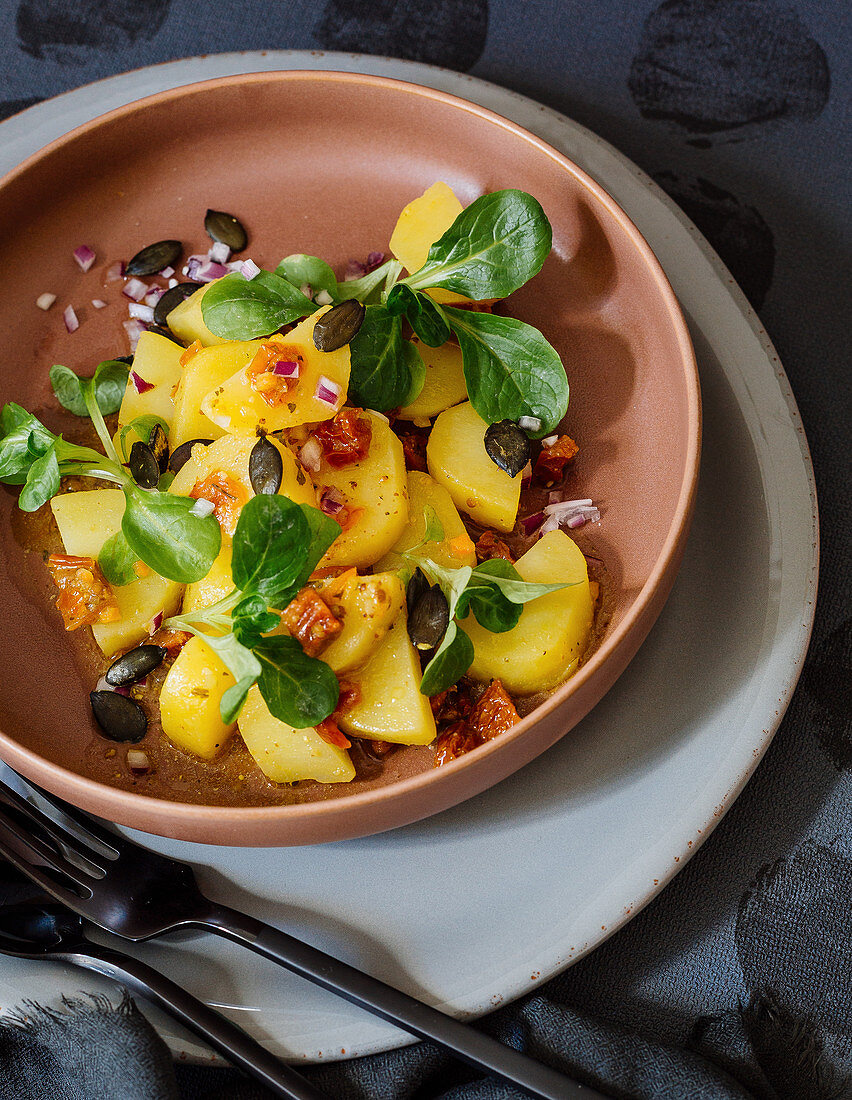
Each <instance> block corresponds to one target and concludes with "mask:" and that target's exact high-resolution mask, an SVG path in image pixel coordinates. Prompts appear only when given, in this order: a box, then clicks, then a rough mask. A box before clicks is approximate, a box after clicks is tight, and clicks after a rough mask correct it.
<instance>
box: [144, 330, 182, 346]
mask: <svg viewBox="0 0 852 1100" xmlns="http://www.w3.org/2000/svg"><path fill="white" fill-rule="evenodd" d="M148 331H149V332H156V334H157V335H158V336H165V338H166V339H167V340H171V342H172V343H173V344H177V346H178V347H179V348H185V347H186V344H185V343H184V342H183V340H179V339H178V337H177V336H175V334H174V333H173V332H172V330H171V329H170V328H166V326H165V325H148Z"/></svg>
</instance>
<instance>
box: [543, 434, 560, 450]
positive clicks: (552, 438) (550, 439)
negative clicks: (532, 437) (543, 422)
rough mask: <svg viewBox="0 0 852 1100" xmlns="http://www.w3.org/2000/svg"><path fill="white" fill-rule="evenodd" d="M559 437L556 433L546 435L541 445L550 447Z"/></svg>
mask: <svg viewBox="0 0 852 1100" xmlns="http://www.w3.org/2000/svg"><path fill="white" fill-rule="evenodd" d="M557 439H559V436H558V435H548V436H546V437H545V438H544V439H542V441H541V445H542V447H552V446H553V444H554V443H555V442H556V441H557Z"/></svg>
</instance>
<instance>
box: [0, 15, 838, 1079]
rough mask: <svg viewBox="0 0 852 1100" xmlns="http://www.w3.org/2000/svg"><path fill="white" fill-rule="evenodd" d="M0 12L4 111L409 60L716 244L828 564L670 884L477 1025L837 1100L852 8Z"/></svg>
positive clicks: (401, 1058)
mask: <svg viewBox="0 0 852 1100" xmlns="http://www.w3.org/2000/svg"><path fill="white" fill-rule="evenodd" d="M4 13H5V14H6V15H7V17H8V20H7V24H6V26H7V29H6V32H5V34H4V36H3V39H2V42H0V72H2V74H3V75H2V83H0V89H2V95H0V100H2V102H0V117H6V116H8V115H9V114H12V113H14V112H15V111H18V110H20V109H22V108H24V107H26V106H28V105H30V104H32V103H35V102H37V101H38V100H40V99H42V98H44V97H46V96H51V95H54V94H57V93H59V92H63V91H67V90H69V89H71V88H74V87H77V86H79V85H81V84H84V83H87V82H90V81H92V80H96V79H98V78H101V77H104V76H108V75H112V74H114V73H119V72H122V71H125V70H128V69H133V68H138V67H140V66H144V65H148V64H152V63H155V62H160V61H164V60H170V59H173V58H179V57H184V56H191V55H196V54H200V53H214V52H221V51H232V50H250V49H275V48H322V49H327V50H343V51H350V50H351V51H361V52H365V53H373V54H385V55H390V56H394V57H402V58H410V59H414V60H419V61H426V62H431V63H435V64H438V65H444V66H447V67H449V68H452V69H456V70H459V71H466V72H470V73H472V74H474V75H476V76H481V77H484V78H486V79H488V80H491V81H494V82H496V83H498V84H502V85H505V86H507V87H510V88H513V89H515V90H517V91H520V92H523V93H526V94H527V95H530V96H532V97H534V98H536V99H538V100H540V101H541V102H543V103H546V104H548V105H549V106H551V107H554V108H556V109H557V110H560V111H562V112H564V113H566V114H568V115H570V116H571V117H573V118H575V119H577V120H578V121H579V122H581V123H584V124H585V125H586V126H589V127H590V128H591V129H593V130H595V131H596V132H598V133H599V134H601V135H602V136H603V137H605V138H606V139H608V140H609V141H611V142H612V143H613V144H615V145H616V146H617V147H619V148H620V149H621V150H622V151H623V152H625V153H626V154H627V155H628V156H630V157H631V158H632V159H634V160H635V161H636V162H637V163H638V164H639V165H641V166H642V167H643V168H644V169H645V170H646V171H647V172H649V173H650V174H651V175H652V176H653V177H654V178H655V179H656V180H657V181H658V182H659V183H660V184H661V185H662V186H663V187H664V188H665V190H667V191H668V192H669V194H670V195H672V196H673V198H674V199H675V200H676V201H677V202H678V203H680V205H681V206H682V207H683V209H684V210H685V211H686V213H687V214H688V215H689V216H690V217H691V218H692V219H693V220H694V221H695V223H696V224H697V225H698V227H699V228H700V229H701V230H702V231H703V232H704V234H705V235H706V236H707V238H708V239H709V240H710V242H711V244H713V245H714V246H715V248H716V249H717V250H718V252H719V254H720V255H721V256H722V258H723V259H724V260H725V262H726V263H727V265H728V266H729V268H730V270H731V272H732V273H733V275H734V276H735V278H736V279H737V280H738V281H739V283H740V285H741V286H742V288H743V290H744V291H745V293H746V295H747V296H748V297H749V299H750V301H751V302H752V304H753V305H754V307H755V309H756V310H758V311H759V313H760V317H761V319H762V320H763V322H764V323H765V325H766V328H767V329H768V331H769V333H770V335H771V336H772V338H773V340H774V341H775V343H776V346H777V347H778V349H779V351H780V354H781V358H782V361H783V363H784V364H785V367H786V370H787V373H788V375H789V377H790V381H791V383H792V387H793V391H794V393H795V396H796V399H797V401H798V403H799V407H800V410H801V412H802V416H803V419H804V423H805V427H806V430H807V434H808V439H809V441H810V445H811V450H812V454H813V459H814V465H815V469H816V478H817V484H818V491H819V497H820V505H821V515H822V538H823V558H822V561H823V565H822V572H821V594H820V600H819V604H818V608H817V617H816V625H815V631H814V636H813V642H812V646H811V650H810V655H809V658H808V661H807V664H806V666H805V671H804V674H803V676H802V679H801V682H800V685H799V688H798V690H797V692H796V694H795V697H794V699H793V702H792V705H791V706H790V709H789V711H788V713H787V716H786V718H785V719H784V722H783V724H782V726H781V729H780V731H779V733H778V735H777V736H776V738H775V741H774V743H773V745H772V747H771V749H770V751H769V753H768V755H767V756H766V758H765V760H764V762H763V763H762V764H761V765H760V767H759V769H758V771H757V773H756V775H755V776H754V778H753V779H752V781H751V782H750V784H749V785H748V787H747V789H746V790H745V792H744V794H743V795H742V796H741V797H740V799H739V800H738V801H737V803H736V805H735V806H734V807H733V809H732V810H731V811H730V813H729V814H728V815H727V817H726V818H725V820H724V821H723V822H722V824H721V825H720V827H719V828H718V829H717V830H716V832H715V834H714V835H713V836H712V837H711V838H710V840H709V841H708V842H707V844H706V845H705V846H704V847H703V848H702V850H701V851H700V852H699V853H698V854H697V855H696V856H695V858H694V859H693V860H692V861H691V862H690V863H689V865H688V866H687V867H686V868H685V870H684V871H683V872H682V873H681V874H680V875H679V876H678V878H677V879H676V880H675V881H674V882H673V884H672V885H670V886H669V887H668V889H666V891H665V892H664V893H663V894H662V895H661V896H660V897H659V898H658V899H657V900H656V901H655V902H654V903H653V904H651V905H650V906H649V907H648V908H647V909H646V910H645V911H644V912H643V913H641V914H640V915H639V916H638V917H637V918H636V919H635V920H634V921H632V923H631V924H629V925H628V926H627V927H626V928H625V929H624V930H623V931H621V932H620V933H618V934H617V935H616V936H614V937H613V938H612V939H610V940H609V941H608V942H607V943H605V944H604V945H603V946H602V947H601V948H599V949H598V950H597V951H595V952H594V953H593V954H592V955H591V956H590V957H588V958H586V959H584V960H583V961H581V962H580V963H578V964H577V965H576V966H574V967H572V968H571V969H570V970H568V971H567V972H565V973H564V974H562V975H561V976H560V977H558V978H556V979H554V980H553V981H552V982H550V983H549V984H548V985H547V986H545V987H544V988H543V989H540V990H538V991H537V993H536V995H535V996H534V997H530V998H526V999H525V1000H523V1001H521V1002H520V1003H518V1004H516V1005H512V1006H509V1007H508V1008H506V1009H505V1010H503V1011H502V1012H501V1013H498V1014H496V1015H495V1016H494V1017H491V1018H489V1020H488V1021H487V1022H486V1023H485V1025H484V1026H486V1027H488V1028H489V1029H491V1030H494V1031H495V1032H496V1033H497V1034H499V1035H500V1036H501V1037H502V1038H504V1039H506V1040H507V1041H512V1042H514V1043H515V1044H517V1045H522V1046H524V1047H525V1048H526V1049H528V1050H529V1051H530V1052H531V1053H532V1054H534V1055H536V1056H539V1057H542V1058H549V1059H550V1060H552V1061H553V1062H554V1063H555V1064H558V1065H561V1066H563V1067H565V1068H568V1067H573V1070H574V1072H576V1073H577V1074H578V1075H579V1076H581V1077H582V1078H583V1079H586V1080H590V1081H594V1082H596V1083H598V1084H600V1085H602V1086H603V1087H604V1089H605V1091H609V1092H610V1093H611V1094H612V1095H613V1096H618V1097H642V1098H652V1097H653V1098H659V1097H680V1096H684V1097H690V1098H691V1097H708V1098H709V1097H739V1096H743V1097H745V1096H755V1097H761V1098H774V1100H829V1098H830V1097H835V1096H847V1095H852V1008H851V1007H850V990H852V937H850V932H849V929H850V914H852V824H850V808H852V801H850V789H852V779H851V778H850V768H852V723H850V713H852V708H850V682H851V681H850V671H851V670H850V649H852V618H850V600H849V594H850V576H849V570H848V564H849V561H848V558H849V529H850V501H852V492H850V463H849V458H848V454H849V439H848V434H847V431H846V429H847V426H848V422H849V415H850V409H852V402H850V368H849V364H848V357H847V355H844V351H845V350H847V349H848V346H849V341H848V328H849V324H850V321H852V316H850V310H849V307H848V300H849V291H850V279H849V275H850V265H849V253H850V250H849V218H848V210H849V205H850V197H851V196H850V191H852V187H850V176H849V171H848V169H849V164H850V160H852V156H851V155H850V154H852V148H850V126H849V103H850V91H852V80H850V76H852V60H850V58H852V20H851V19H850V9H849V6H848V4H847V3H844V2H842V0H838V2H836V3H831V2H830V0H823V2H821V3H820V2H816V0H797V2H796V3H795V4H788V3H786V2H784V0H664V2H663V3H660V4H656V3H654V2H652V0H624V2H621V3H618V2H615V0H598V2H597V3H592V4H588V3H587V4H580V3H577V2H576V0H562V2H560V0H490V2H489V0H431V3H426V2H425V0H317V2H316V3H311V4H308V3H299V2H298V0H278V2H277V3H270V0H208V2H207V3H196V2H194V0H20V2H19V3H15V2H14V0H7V2H6V3H5V4H4ZM844 307H845V308H844ZM313 1074H314V1077H315V1079H316V1080H317V1081H318V1083H320V1084H321V1085H322V1086H323V1087H324V1088H326V1089H327V1090H328V1091H329V1094H330V1095H332V1096H335V1097H353V1098H354V1097H358V1098H367V1097H382V1098H384V1097H388V1098H393V1100H399V1098H403V1097H405V1098H412V1100H413V1098H415V1097H416V1098H418V1100H427V1098H436V1097H445V1098H447V1100H449V1098H450V1097H453V1098H457V1100H461V1098H469V1100H474V1098H476V1100H486V1098H496V1097H504V1096H509V1095H514V1094H512V1093H510V1092H509V1091H508V1090H503V1089H501V1088H499V1087H498V1086H496V1085H493V1084H489V1083H486V1082H482V1081H477V1080H476V1079H475V1076H474V1075H473V1074H471V1073H470V1072H469V1071H467V1070H465V1069H464V1068H461V1067H459V1066H457V1065H455V1064H453V1063H451V1062H449V1061H448V1060H447V1059H445V1058H444V1057H443V1056H442V1055H440V1054H439V1053H438V1052H437V1051H435V1050H434V1049H432V1048H428V1047H424V1046H422V1045H421V1046H419V1047H416V1048H411V1049H407V1050H403V1051H397V1052H393V1053H390V1054H387V1055H381V1056H376V1057H373V1058H369V1059H363V1060H361V1061H359V1062H350V1063H342V1064H339V1065H334V1066H326V1067H321V1068H318V1069H317V1070H315V1071H313ZM178 1085H179V1089H180V1095H181V1096H182V1097H184V1098H187V1100H189V1098H195V1097H210V1096H214V1097H217V1098H222V1100H225V1098H229V1097H233V1098H241V1100H247V1098H249V1097H252V1098H253V1097H260V1096H261V1095H263V1093H262V1092H261V1090H260V1089H259V1088H257V1087H256V1086H254V1085H252V1084H249V1083H247V1082H245V1081H244V1080H243V1079H242V1078H240V1077H239V1076H238V1075H237V1074H236V1073H232V1072H231V1071H226V1070H210V1069H207V1070H205V1069H200V1068H194V1067H187V1066H182V1067H178ZM33 1095H39V1096H40V1095H41V1093H40V1092H39V1093H36V1092H34V1093H33Z"/></svg>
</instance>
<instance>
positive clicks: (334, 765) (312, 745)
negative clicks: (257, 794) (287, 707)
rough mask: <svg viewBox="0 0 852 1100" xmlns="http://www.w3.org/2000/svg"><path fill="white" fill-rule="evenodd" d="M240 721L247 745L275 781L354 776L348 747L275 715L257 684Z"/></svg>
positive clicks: (343, 779)
mask: <svg viewBox="0 0 852 1100" xmlns="http://www.w3.org/2000/svg"><path fill="white" fill-rule="evenodd" d="M239 725H240V733H241V734H242V737H243V741H245V743H246V748H247V749H248V751H249V752H250V753H251V755H252V756H253V757H254V760H255V763H256V764H257V766H258V767H259V768H260V770H261V771H262V772H263V774H264V775H265V776H266V777H267V778H268V779H271V780H272V782H273V783H296V782H297V781H298V780H300V779H315V780H316V781H317V782H318V783H348V782H349V781H350V780H351V779H354V778H355V769H354V768H353V767H352V761H351V760H350V759H349V753H348V752H347V751H346V749H341V748H338V747H337V746H336V745H329V744H328V742H327V741H323V739H322V738H321V737H320V735H319V734H318V733H317V732H316V730H314V729H303V730H297V729H294V728H293V727H292V726H288V725H287V723H286V722H280V721H279V720H278V719H277V718H274V717H273V716H272V715H271V714H270V713H269V710H268V709H267V706H266V703H264V701H263V697H262V696H261V694H260V691H259V690H258V688H256V687H253V688H252V689H251V691H250V692H249V693H248V698H247V699H246V702H245V706H244V707H243V709H242V711H241V712H240V717H239Z"/></svg>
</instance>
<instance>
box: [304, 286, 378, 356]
mask: <svg viewBox="0 0 852 1100" xmlns="http://www.w3.org/2000/svg"><path fill="white" fill-rule="evenodd" d="M366 314H367V310H366V307H365V306H364V305H363V304H362V303H361V302H359V301H358V299H357V298H347V299H346V301H345V302H340V303H339V304H338V305H336V306H332V308H331V309H330V310H329V311H328V313H324V314H323V315H322V317H320V319H319V320H318V321H317V323H316V324H315V325H314V347H315V348H316V349H317V351H337V349H338V348H342V347H344V346H345V345H346V344H348V343H349V341H350V340H353V339H354V338H355V337H356V336H357V335H358V330H359V329H360V328H361V325H362V324H363V321H364V317H365V316H366Z"/></svg>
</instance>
